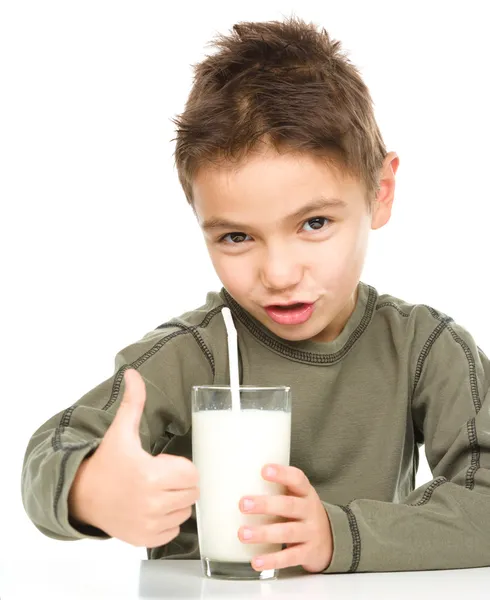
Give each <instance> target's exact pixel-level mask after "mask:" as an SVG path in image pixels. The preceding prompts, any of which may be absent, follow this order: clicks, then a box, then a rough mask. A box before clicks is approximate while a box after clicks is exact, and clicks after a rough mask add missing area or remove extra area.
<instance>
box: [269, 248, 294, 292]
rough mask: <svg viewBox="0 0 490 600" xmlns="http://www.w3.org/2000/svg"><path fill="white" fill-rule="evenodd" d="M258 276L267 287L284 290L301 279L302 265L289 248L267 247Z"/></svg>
mask: <svg viewBox="0 0 490 600" xmlns="http://www.w3.org/2000/svg"><path fill="white" fill-rule="evenodd" d="M260 276H261V282H262V285H263V286H264V287H266V288H267V289H269V290H286V289H289V288H292V287H295V286H296V285H298V283H299V282H300V281H301V279H302V277H303V267H302V266H301V264H300V262H299V261H298V257H297V256H296V257H295V256H294V253H293V252H292V251H291V249H289V251H288V250H287V249H286V248H284V247H281V248H274V249H269V250H268V251H267V253H266V254H265V256H264V258H263V262H262V265H261V269H260Z"/></svg>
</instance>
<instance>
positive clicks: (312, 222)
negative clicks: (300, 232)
mask: <svg viewBox="0 0 490 600" xmlns="http://www.w3.org/2000/svg"><path fill="white" fill-rule="evenodd" d="M329 221H330V219H327V218H326V217H313V218H312V219H308V221H305V222H304V223H303V227H304V228H306V227H309V229H305V231H319V230H320V229H324V227H325V225H326V224H327V223H328V222H329Z"/></svg>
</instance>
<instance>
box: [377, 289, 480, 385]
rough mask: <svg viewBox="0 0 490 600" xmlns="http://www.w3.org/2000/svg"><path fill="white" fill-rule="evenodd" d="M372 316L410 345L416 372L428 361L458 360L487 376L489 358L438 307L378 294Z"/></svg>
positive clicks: (442, 363) (448, 363) (449, 362)
mask: <svg viewBox="0 0 490 600" xmlns="http://www.w3.org/2000/svg"><path fill="white" fill-rule="evenodd" d="M374 318H375V320H376V321H377V322H378V325H381V326H382V327H384V329H385V331H388V332H389V333H390V335H391V337H392V338H393V339H394V340H399V341H400V343H404V344H406V345H407V346H409V348H410V355H411V357H412V365H413V367H414V370H415V372H416V373H419V374H420V371H421V369H422V367H423V366H424V365H425V364H426V363H429V362H430V363H432V364H434V366H435V365H439V367H438V368H441V367H444V368H448V369H451V368H455V366H456V365H457V364H461V365H463V366H464V367H465V368H469V369H470V370H471V369H475V370H477V371H480V372H481V371H482V370H483V371H485V372H486V374H487V377H489V376H490V362H489V361H488V358H487V356H486V355H485V353H484V352H483V350H482V349H481V348H480V347H479V346H478V345H477V341H476V339H475V337H474V336H473V335H472V334H471V333H470V332H469V331H468V330H467V329H466V328H465V327H464V326H463V325H461V324H460V323H457V322H455V321H454V319H453V318H452V317H451V316H450V315H448V314H446V313H445V312H443V311H442V310H440V308H439V307H433V306H430V305H429V304H421V303H410V302H407V301H405V300H402V299H401V298H398V297H396V296H392V295H390V294H380V295H378V298H377V302H376V307H375V317H374ZM476 335H477V334H476V333H475V336H476ZM426 368H427V367H426Z"/></svg>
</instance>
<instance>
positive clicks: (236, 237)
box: [219, 231, 251, 245]
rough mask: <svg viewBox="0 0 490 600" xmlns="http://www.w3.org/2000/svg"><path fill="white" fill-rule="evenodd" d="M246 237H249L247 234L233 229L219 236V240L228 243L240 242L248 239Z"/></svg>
mask: <svg viewBox="0 0 490 600" xmlns="http://www.w3.org/2000/svg"><path fill="white" fill-rule="evenodd" d="M247 238H250V236H249V235H247V234H246V233H243V232H242V231H233V232H232V233H227V234H226V235H224V236H223V237H221V238H220V240H219V241H220V242H227V243H228V244H232V245H233V244H241V243H242V242H246V241H248V240H247ZM250 239H251V238H250Z"/></svg>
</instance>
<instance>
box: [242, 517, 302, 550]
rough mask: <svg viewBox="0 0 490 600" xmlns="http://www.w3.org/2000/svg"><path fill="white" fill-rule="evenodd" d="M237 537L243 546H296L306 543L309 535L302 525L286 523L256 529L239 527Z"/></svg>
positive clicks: (296, 522)
mask: <svg viewBox="0 0 490 600" xmlns="http://www.w3.org/2000/svg"><path fill="white" fill-rule="evenodd" d="M238 537H239V539H240V541H242V542H244V543H245V544H298V543H300V542H306V541H308V539H309V538H310V537H311V533H310V532H309V531H307V528H306V527H305V524H304V523H302V522H300V521H288V522H286V523H272V524H271V525H262V526H258V527H240V529H239V530H238Z"/></svg>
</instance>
